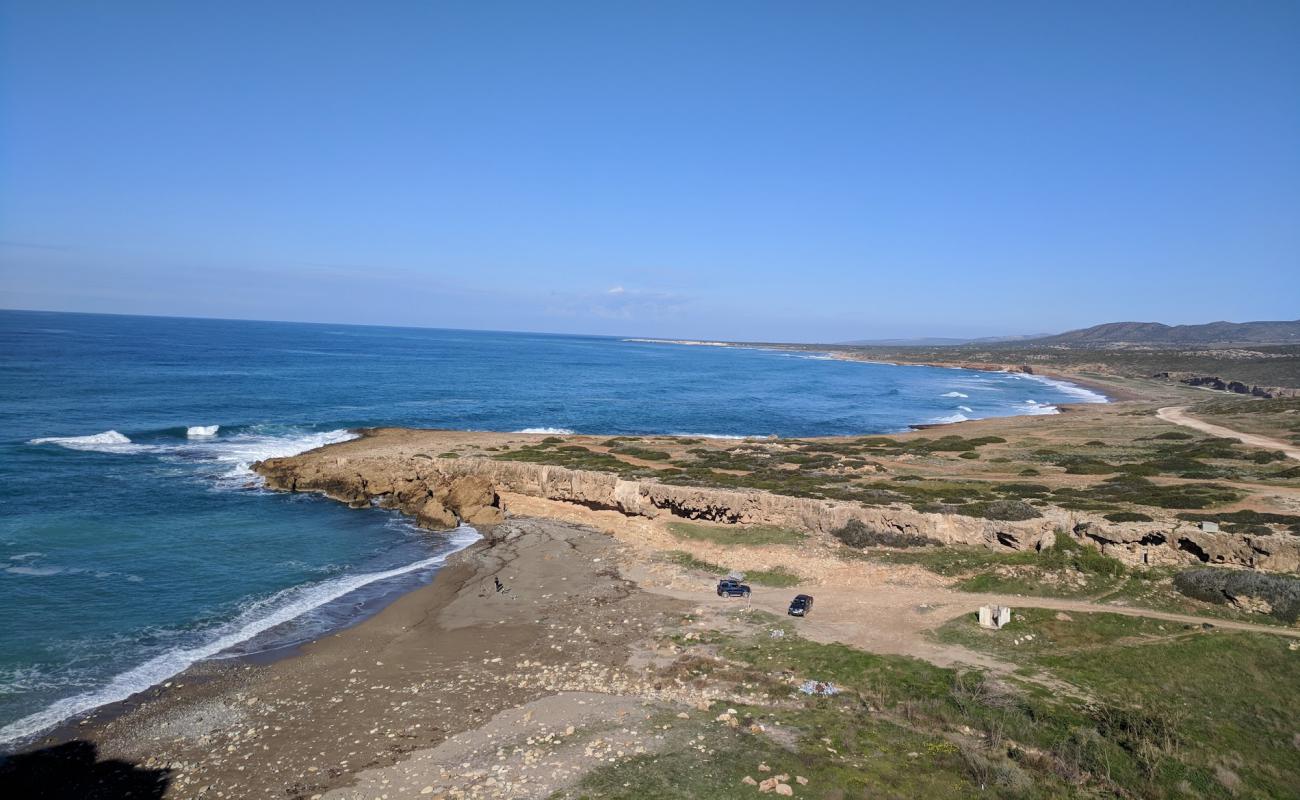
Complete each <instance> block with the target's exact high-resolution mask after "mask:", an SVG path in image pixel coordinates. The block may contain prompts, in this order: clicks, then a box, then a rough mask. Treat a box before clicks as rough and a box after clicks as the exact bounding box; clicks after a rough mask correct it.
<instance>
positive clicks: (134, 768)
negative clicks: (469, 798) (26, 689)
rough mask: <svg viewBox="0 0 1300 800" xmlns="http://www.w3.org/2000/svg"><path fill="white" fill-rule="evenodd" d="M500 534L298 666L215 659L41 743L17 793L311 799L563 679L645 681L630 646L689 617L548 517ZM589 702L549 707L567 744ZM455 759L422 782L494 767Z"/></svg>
mask: <svg viewBox="0 0 1300 800" xmlns="http://www.w3.org/2000/svg"><path fill="white" fill-rule="evenodd" d="M488 534H489V538H488V539H487V540H485V541H484V542H481V543H479V544H477V545H474V546H471V547H470V548H469V549H467V550H466V551H463V552H462V553H459V554H457V555H456V556H455V557H454V558H453V559H452V563H450V564H449V565H448V566H447V567H445V568H444V569H443V570H442V571H441V572H440V573H439V574H438V575H437V576H436V578H435V580H434V581H433V583H432V584H430V585H429V586H426V587H423V588H421V589H418V590H416V591H414V592H411V593H410V594H407V595H405V596H403V597H401V598H399V599H398V600H396V601H395V602H394V603H392V604H391V605H390V606H388V607H387V608H385V609H384V610H383V611H381V612H380V613H379V614H378V615H376V616H375V617H373V618H372V619H370V620H367V621H365V622H363V623H361V624H359V625H356V626H355V627H352V628H349V629H347V630H344V631H342V632H339V633H337V634H335V635H332V636H328V637H326V638H324V639H321V640H320V641H317V642H315V643H312V644H309V645H307V646H305V647H303V648H302V650H301V652H300V653H299V654H297V655H293V656H291V657H288V658H284V659H282V660H278V661H275V662H274V663H271V664H262V665H257V664H251V663H238V662H205V663H203V664H200V665H197V666H196V667H194V668H193V669H192V670H190V671H187V672H186V673H184V674H182V675H179V676H177V677H176V678H174V679H173V680H171V681H168V682H167V684H166V685H165V686H163V687H156V688H155V689H152V690H150V691H148V692H145V693H143V695H142V696H138V697H137V698H134V699H133V700H132V702H131V705H130V707H129V708H127V709H121V708H119V709H106V710H105V711H104V712H103V713H102V714H101V716H103V717H106V719H105V720H104V721H102V722H97V721H95V720H94V719H92V720H90V721H88V722H86V723H84V724H81V725H79V726H77V730H76V737H75V739H73V740H72V741H70V742H67V741H65V742H62V743H44V744H42V745H38V747H37V748H36V749H35V750H34V751H33V752H29V753H28V754H27V755H24V756H21V757H19V758H17V759H14V760H13V761H11V762H10V764H9V765H8V766H7V767H6V772H5V773H4V774H3V778H4V781H5V783H4V785H6V786H9V787H12V788H13V789H14V790H17V791H19V792H20V793H19V794H11V795H9V796H15V797H16V796H32V797H37V796H40V797H46V796H49V797H59V796H69V797H71V796H80V797H118V796H121V794H122V793H123V791H125V789H127V788H134V790H135V791H134V792H133V796H141V795H140V792H141V791H144V792H145V794H144V795H143V796H158V797H162V796H167V797H195V796H212V797H285V796H289V797H311V796H316V795H321V794H323V793H326V792H329V791H330V790H331V789H340V788H342V787H345V786H348V785H349V784H351V783H352V782H354V781H355V780H356V779H357V777H358V776H359V775H362V774H364V773H366V772H367V771H370V770H377V769H382V768H385V767H390V766H392V765H393V764H395V763H397V762H398V760H399V759H401V758H403V757H406V756H408V755H410V754H412V753H418V752H420V751H422V750H424V749H427V748H432V747H436V746H438V745H440V744H443V743H444V742H446V741H447V739H448V738H449V737H451V736H452V735H454V734H456V733H460V732H463V731H467V730H472V729H475V728H478V727H480V726H482V725H484V724H485V723H488V722H489V721H490V720H492V719H493V718H494V717H495V716H496V715H498V714H500V713H502V712H503V711H506V710H507V709H514V708H519V707H522V706H526V705H527V704H529V703H531V702H535V701H538V700H539V699H541V698H543V697H546V696H547V695H551V694H553V693H554V691H555V687H554V685H553V684H555V683H557V682H564V683H565V684H572V685H575V686H580V685H582V684H583V682H588V683H589V684H590V687H591V688H593V689H601V690H602V691H604V690H605V689H607V688H608V687H609V686H610V685H611V684H614V683H616V682H617V681H634V680H636V677H637V676H636V675H635V672H634V671H632V672H629V671H628V669H629V668H628V666H627V665H628V661H629V656H630V650H629V648H630V647H631V644H632V643H633V642H635V641H637V640H639V639H642V638H645V637H647V636H649V635H651V633H652V632H653V631H654V630H655V629H656V628H657V627H658V626H660V625H662V624H663V618H664V615H665V614H666V613H668V612H670V611H672V610H673V609H674V608H675V607H676V606H677V604H676V603H674V602H672V601H671V600H668V599H665V598H662V597H657V596H653V595H648V594H646V593H643V592H640V591H637V590H636V589H635V587H634V586H633V585H631V584H629V583H628V582H627V581H625V580H623V579H622V578H620V577H619V573H618V570H617V567H616V561H617V553H618V547H617V544H616V543H615V542H613V541H612V540H610V539H609V538H608V537H605V536H602V535H600V534H598V533H594V532H592V531H590V530H583V529H580V528H575V527H573V526H566V525H561V524H556V523H550V522H545V521H540V520H519V521H512V522H510V523H507V524H504V525H501V526H497V528H496V529H495V530H491V531H488ZM494 579H499V580H500V581H501V582H502V585H503V587H504V590H503V591H500V592H498V591H496V589H495V584H494ZM561 667H562V669H561ZM593 703H594V705H592V706H591V707H588V706H587V705H584V704H580V703H578V702H574V703H559V704H558V706H557V704H556V703H555V701H551V703H550V705H548V706H547V708H548V709H550V710H549V711H548V712H547V713H544V714H537V715H535V716H536V717H537V724H538V725H543V720H549V721H548V722H545V723H544V724H545V725H547V726H549V727H548V728H547V730H549V731H550V732H552V733H555V734H557V735H561V736H562V735H563V732H564V731H565V730H566V729H568V728H569V726H571V725H572V726H575V727H576V726H579V725H582V724H584V722H583V720H584V719H587V718H589V717H590V716H591V712H592V709H594V708H600V709H602V710H601V712H600V713H599V714H597V716H601V717H604V716H605V714H606V712H607V711H609V710H610V709H609V708H608V707H607V705H606V704H604V703H603V702H602V703H595V702H594V701H593ZM539 730H540V728H539ZM59 738H60V737H57V736H56V737H53V739H54V741H55V742H57V741H58V739H59ZM62 738H65V739H66V738H67V734H66V733H65V734H64V735H63V737H62ZM462 744H463V743H462ZM493 752H495V751H493ZM92 754H93V761H92V760H91V759H92ZM458 758H459V760H458V761H457V762H456V764H454V765H453V764H447V766H450V767H454V768H456V770H454V771H452V772H448V773H447V775H446V778H445V779H443V778H442V777H441V773H438V774H435V775H432V776H424V777H422V778H421V779H422V780H429V781H433V782H434V783H435V784H437V783H438V782H439V781H441V782H442V783H443V784H445V785H455V786H460V787H465V786H467V785H468V784H471V783H473V778H472V777H467V775H466V774H465V773H471V772H474V771H475V770H477V769H479V768H480V767H482V766H483V765H480V764H476V763H474V761H473V760H472V759H470V760H468V761H467V760H466V759H467V758H468V757H467V756H465V757H459V756H458ZM114 762H117V763H116V764H114ZM459 764H469V765H470V766H468V767H464V768H459V767H458V766H457V765H459ZM127 765H130V766H127ZM494 774H496V773H494ZM521 778H522V779H523V784H528V783H529V782H530V781H531V783H532V784H533V785H535V786H537V787H542V786H546V787H551V789H553V788H557V787H558V785H560V784H561V783H562V782H563V779H564V773H563V771H561V772H560V773H559V774H558V775H557V776H556V777H555V778H554V779H550V778H546V777H545V776H536V777H529V776H518V778H516V777H511V776H505V775H502V776H501V777H499V778H498V780H499V781H500V782H501V785H502V786H503V787H504V786H506V785H507V784H509V785H510V786H511V787H514V784H515V782H516V780H519V779H521ZM435 779H436V780H435ZM381 780H382V779H381ZM425 785H427V784H421V786H418V787H415V789H417V790H418V789H421V788H423V786H425ZM145 787H148V788H147V789H146V788H145ZM407 788H409V787H407ZM549 791H550V789H542V788H537V789H536V790H534V789H533V788H524V787H523V785H521V787H519V788H517V790H516V788H510V789H509V790H508V792H507V794H506V795H503V796H515V797H523V796H545V794H547V793H549ZM362 794H363V795H364V792H363V793H362ZM346 796H352V795H346ZM364 796H369V795H364Z"/></svg>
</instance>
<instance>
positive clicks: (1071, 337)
mask: <svg viewBox="0 0 1300 800" xmlns="http://www.w3.org/2000/svg"><path fill="white" fill-rule="evenodd" d="M1024 344H1027V345H1033V346H1039V345H1044V346H1053V345H1063V346H1066V347H1081V348H1090V347H1116V346H1123V345H1136V346H1155V347H1158V346H1166V347H1169V346H1172V347H1181V346H1195V347H1224V346H1228V345H1243V344H1247V345H1265V344H1300V320H1294V321H1290V322H1208V323H1205V324H1204V325H1165V324H1163V323H1160V322H1107V323H1105V324H1104V325H1094V326H1092V327H1091V328H1083V329H1080V330H1077V331H1067V332H1065V333H1058V334H1056V335H1055V336H1044V337H1041V338H1037V339H1032V340H1026V341H1024Z"/></svg>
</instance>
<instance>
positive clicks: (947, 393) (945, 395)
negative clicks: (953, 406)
mask: <svg viewBox="0 0 1300 800" xmlns="http://www.w3.org/2000/svg"><path fill="white" fill-rule="evenodd" d="M939 396H940V397H970V395H968V394H962V393H961V392H944V393H943V394H941V395H939Z"/></svg>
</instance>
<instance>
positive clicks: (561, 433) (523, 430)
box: [515, 428, 573, 436]
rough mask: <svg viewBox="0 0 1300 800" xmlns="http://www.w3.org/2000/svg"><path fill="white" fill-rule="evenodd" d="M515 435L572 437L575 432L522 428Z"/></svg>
mask: <svg viewBox="0 0 1300 800" xmlns="http://www.w3.org/2000/svg"><path fill="white" fill-rule="evenodd" d="M515 433H549V434H551V435H552V436H570V435H572V434H573V431H571V430H569V429H568V428H521V429H520V430H517V431H515Z"/></svg>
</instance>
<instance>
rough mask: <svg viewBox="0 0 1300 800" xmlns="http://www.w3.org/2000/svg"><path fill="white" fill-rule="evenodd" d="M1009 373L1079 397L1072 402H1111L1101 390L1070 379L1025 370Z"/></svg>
mask: <svg viewBox="0 0 1300 800" xmlns="http://www.w3.org/2000/svg"><path fill="white" fill-rule="evenodd" d="M1009 374H1011V375H1014V376H1015V377H1017V378H1021V379H1023V380H1030V381H1037V382H1038V383H1042V384H1046V385H1047V386H1050V387H1052V388H1053V389H1055V390H1057V391H1058V392H1063V393H1065V394H1068V395H1070V396H1071V397H1075V398H1078V399H1077V400H1074V401H1072V402H1076V403H1109V402H1110V398H1109V397H1107V396H1106V395H1104V394H1102V393H1101V392H1094V391H1093V390H1092V389H1086V388H1084V387H1082V386H1078V385H1076V384H1073V383H1070V382H1069V381H1062V380H1057V379H1056V378H1048V377H1046V376H1045V375H1026V374H1025V373H1023V372H1012V373H1009Z"/></svg>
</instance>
